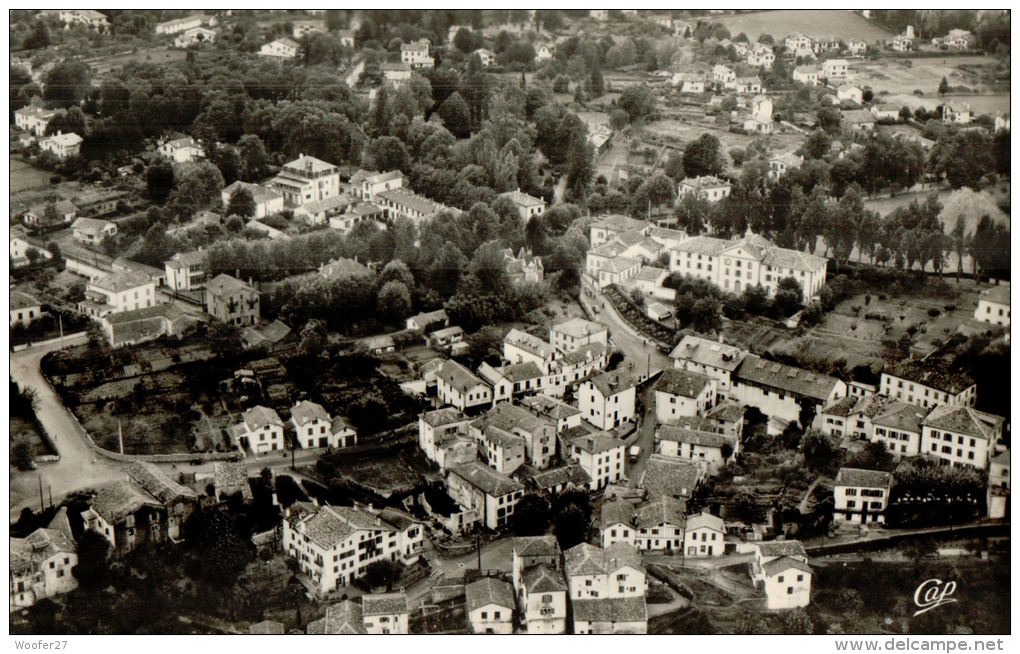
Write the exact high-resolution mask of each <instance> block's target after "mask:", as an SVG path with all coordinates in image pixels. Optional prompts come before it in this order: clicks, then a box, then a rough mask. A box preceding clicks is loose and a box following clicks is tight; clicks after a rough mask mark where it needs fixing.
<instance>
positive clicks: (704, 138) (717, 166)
mask: <svg viewBox="0 0 1020 654" xmlns="http://www.w3.org/2000/svg"><path fill="white" fill-rule="evenodd" d="M683 163H684V174H685V175H687V176H688V177H700V176H702V175H718V174H719V173H721V172H722V171H723V170H724V169H725V163H724V160H723V153H722V146H721V145H720V143H719V139H718V138H716V137H715V136H713V135H712V134H707V133H706V134H702V135H701V136H700V137H698V138H697V139H695V140H693V141H691V142H690V143H688V144H687V145H686V146H685V147H684V160H683Z"/></svg>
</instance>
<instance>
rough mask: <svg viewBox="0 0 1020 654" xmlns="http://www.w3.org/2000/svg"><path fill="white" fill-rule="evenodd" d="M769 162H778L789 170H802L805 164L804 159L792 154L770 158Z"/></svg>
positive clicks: (785, 153) (784, 153) (782, 154)
mask: <svg viewBox="0 0 1020 654" xmlns="http://www.w3.org/2000/svg"><path fill="white" fill-rule="evenodd" d="M769 161H778V162H780V163H782V164H784V165H786V166H787V167H788V168H800V167H801V165H802V164H803V163H804V158H803V157H798V156H797V155H795V154H793V153H792V152H783V153H781V154H777V155H775V156H773V157H770V158H769Z"/></svg>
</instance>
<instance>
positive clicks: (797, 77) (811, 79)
mask: <svg viewBox="0 0 1020 654" xmlns="http://www.w3.org/2000/svg"><path fill="white" fill-rule="evenodd" d="M818 75H819V71H818V66H797V67H796V68H794V69H793V80H794V81H795V82H800V83H802V84H807V85H808V86H818Z"/></svg>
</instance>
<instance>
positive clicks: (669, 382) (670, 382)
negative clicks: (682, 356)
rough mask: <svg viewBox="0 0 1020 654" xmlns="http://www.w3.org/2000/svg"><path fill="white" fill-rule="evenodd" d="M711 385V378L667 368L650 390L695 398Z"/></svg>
mask: <svg viewBox="0 0 1020 654" xmlns="http://www.w3.org/2000/svg"><path fill="white" fill-rule="evenodd" d="M711 383H712V378H711V377H708V376H707V375H702V374H701V373H697V372H691V371H690V370H682V369H680V368H667V369H666V370H663V371H662V375H660V376H659V378H658V379H657V380H656V381H655V385H654V386H653V387H652V388H654V389H655V390H656V391H659V392H662V393H666V394H668V395H679V396H681V397H689V398H697V397H698V396H699V395H701V393H702V392H704V390H705V389H706V388H707V387H708V386H709V385H711Z"/></svg>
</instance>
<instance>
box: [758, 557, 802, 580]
mask: <svg viewBox="0 0 1020 654" xmlns="http://www.w3.org/2000/svg"><path fill="white" fill-rule="evenodd" d="M762 567H763V568H764V569H765V574H766V575H768V576H769V577H771V576H773V575H777V574H779V573H780V572H783V571H786V570H790V569H791V568H792V569H794V570H800V571H801V572H806V573H808V574H811V566H809V565H808V564H807V563H804V562H803V561H798V560H797V559H791V558H790V557H788V556H781V557H779V558H778V559H773V560H771V561H769V562H768V563H766V564H765V565H764V566H762Z"/></svg>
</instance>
